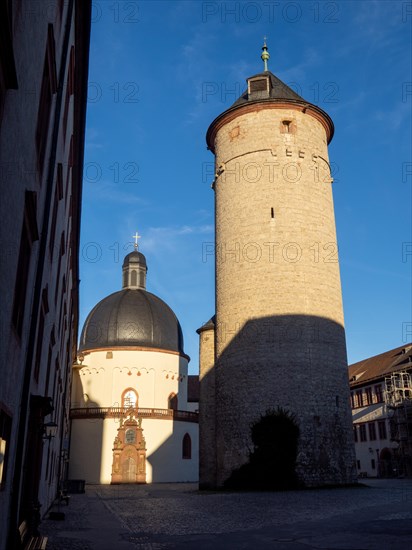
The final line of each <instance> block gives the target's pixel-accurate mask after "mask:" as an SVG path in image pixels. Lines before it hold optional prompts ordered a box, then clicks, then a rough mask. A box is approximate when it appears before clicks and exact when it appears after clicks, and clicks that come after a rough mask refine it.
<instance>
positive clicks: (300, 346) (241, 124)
mask: <svg viewBox="0 0 412 550" xmlns="http://www.w3.org/2000/svg"><path fill="white" fill-rule="evenodd" d="M268 57H269V54H268V52H267V47H266V44H265V45H264V47H263V54H262V59H263V61H264V64H265V66H264V68H265V70H264V72H262V73H260V74H257V75H255V76H252V77H250V78H248V79H247V90H246V92H245V93H244V94H243V95H242V96H241V97H240V98H239V99H238V100H237V101H236V102H235V103H234V104H233V105H232V106H231V107H230V108H229V109H228V110H226V111H225V112H224V113H222V114H221V115H220V116H218V117H217V118H216V119H215V120H214V121H213V122H212V124H211V125H210V127H209V130H208V132H207V144H208V148H209V149H210V150H211V151H212V152H213V153H214V154H215V157H216V169H215V173H216V175H215V180H214V182H213V188H214V191H215V208H216V251H215V254H216V318H215V365H214V369H213V384H208V383H207V381H206V380H205V377H206V376H212V374H205V377H204V382H203V384H204V388H206V391H204V392H203V397H204V402H202V403H201V408H202V407H207V406H208V402H209V403H210V405H211V410H212V409H213V410H214V411H215V423H214V433H215V436H214V437H215V445H214V448H210V446H209V445H208V446H206V445H203V446H202V443H201V449H203V450H201V458H200V463H201V467H200V471H201V472H202V471H204V472H207V473H206V474H205V476H204V477H203V479H201V480H200V483H201V486H203V487H209V486H211V487H213V486H221V485H222V484H223V483H224V481H225V480H226V479H227V478H228V477H229V475H230V474H231V472H232V471H233V470H234V469H236V468H238V467H239V466H241V465H242V464H244V463H245V462H247V460H248V457H249V452H250V450H252V448H253V446H252V442H251V439H250V426H251V423H252V422H254V421H256V420H258V419H259V418H260V416H261V415H262V414H265V412H266V411H267V410H269V409H276V408H277V407H278V406H280V407H282V408H284V409H286V410H288V411H290V412H292V413H294V414H295V415H296V418H297V421H298V423H299V428H300V440H299V451H298V462H297V470H298V474H299V475H300V477H301V479H302V480H303V481H304V482H305V483H306V484H307V485H324V484H344V483H350V482H353V481H354V480H355V470H354V462H355V460H354V459H355V456H354V448H353V436H352V419H351V410H350V406H349V384H348V374H347V359H346V344H345V332H344V323H343V308H342V293H341V284H340V275H339V263H338V247H337V241H336V231H335V218H334V210H333V199H332V181H333V179H332V176H331V169H330V163H329V157H328V144H329V142H330V141H331V139H332V136H333V131H334V127H333V122H332V120H331V119H330V117H329V116H328V115H327V114H326V113H325V112H324V111H323V110H322V109H320V108H319V107H317V106H315V105H312V104H310V103H308V102H307V101H305V100H304V99H303V98H301V97H300V96H299V95H297V94H296V93H295V92H294V91H293V90H291V89H290V88H289V87H288V86H286V85H285V84H284V83H283V82H281V81H280V80H279V79H278V78H277V77H276V76H275V75H273V74H272V73H271V72H269V71H268V70H267V59H268ZM201 371H202V365H201ZM208 387H212V388H214V390H213V391H214V395H212V394H211V393H210V395H208V394H207V388H208ZM201 395H202V389H201ZM200 430H201V432H200V437H201V438H202V433H204V434H206V436H207V437H208V438H209V439H210V435H211V431H210V426H208V425H204V426H202V423H201V425H200ZM202 464H203V467H202ZM205 464H206V467H205V466H204V465H205Z"/></svg>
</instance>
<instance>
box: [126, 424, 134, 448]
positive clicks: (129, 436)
mask: <svg viewBox="0 0 412 550" xmlns="http://www.w3.org/2000/svg"><path fill="white" fill-rule="evenodd" d="M124 436H125V442H126V444H127V445H133V444H134V443H136V432H135V430H134V429H133V428H130V429H129V430H126V433H125V434H124Z"/></svg>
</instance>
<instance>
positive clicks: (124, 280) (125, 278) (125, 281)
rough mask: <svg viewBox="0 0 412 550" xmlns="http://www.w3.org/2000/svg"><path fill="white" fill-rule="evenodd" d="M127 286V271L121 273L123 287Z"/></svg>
mask: <svg viewBox="0 0 412 550" xmlns="http://www.w3.org/2000/svg"><path fill="white" fill-rule="evenodd" d="M126 286H128V284H127V271H123V287H126Z"/></svg>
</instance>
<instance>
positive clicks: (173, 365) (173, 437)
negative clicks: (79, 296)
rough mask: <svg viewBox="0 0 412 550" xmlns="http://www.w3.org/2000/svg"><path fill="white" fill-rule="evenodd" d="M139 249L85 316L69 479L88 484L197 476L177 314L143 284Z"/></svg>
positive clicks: (194, 427)
mask: <svg viewBox="0 0 412 550" xmlns="http://www.w3.org/2000/svg"><path fill="white" fill-rule="evenodd" d="M146 273H147V265H146V259H145V257H144V255H143V254H141V253H140V252H139V251H138V250H137V246H136V247H135V250H134V251H133V252H131V253H130V254H128V255H127V256H126V258H125V260H124V263H123V288H122V290H120V291H118V292H115V293H113V294H111V295H109V296H107V297H106V298H104V299H103V300H101V301H100V302H99V303H98V304H97V305H96V306H95V307H94V308H93V310H92V311H91V312H90V314H89V316H88V317H87V319H86V321H85V324H84V327H83V330H82V334H81V338H80V346H79V360H78V364H76V365H74V369H73V387H72V403H71V414H70V416H71V443H70V463H69V464H70V465H69V478H71V479H84V480H85V481H86V483H103V484H110V483H113V484H116V483H151V482H178V481H182V482H183V481H197V480H198V414H197V412H194V410H193V409H194V408H195V407H194V406H193V403H188V391H187V390H188V379H189V377H188V362H189V357H188V356H187V355H186V354H185V353H184V350H183V336H182V331H181V327H180V324H179V321H178V319H177V318H176V316H175V314H174V313H173V311H172V310H171V309H170V308H169V306H168V305H167V304H166V303H165V302H163V301H162V300H161V299H160V298H158V297H157V296H155V295H154V294H152V293H150V292H148V291H147V290H146Z"/></svg>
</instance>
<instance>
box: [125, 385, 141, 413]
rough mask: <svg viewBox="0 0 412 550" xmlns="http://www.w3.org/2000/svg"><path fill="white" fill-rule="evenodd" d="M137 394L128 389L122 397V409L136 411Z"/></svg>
mask: <svg viewBox="0 0 412 550" xmlns="http://www.w3.org/2000/svg"><path fill="white" fill-rule="evenodd" d="M137 399H138V398H137V393H136V392H135V390H133V389H132V388H128V389H127V390H125V391H124V392H123V395H122V407H124V408H126V409H129V408H130V407H133V408H134V409H137Z"/></svg>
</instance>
